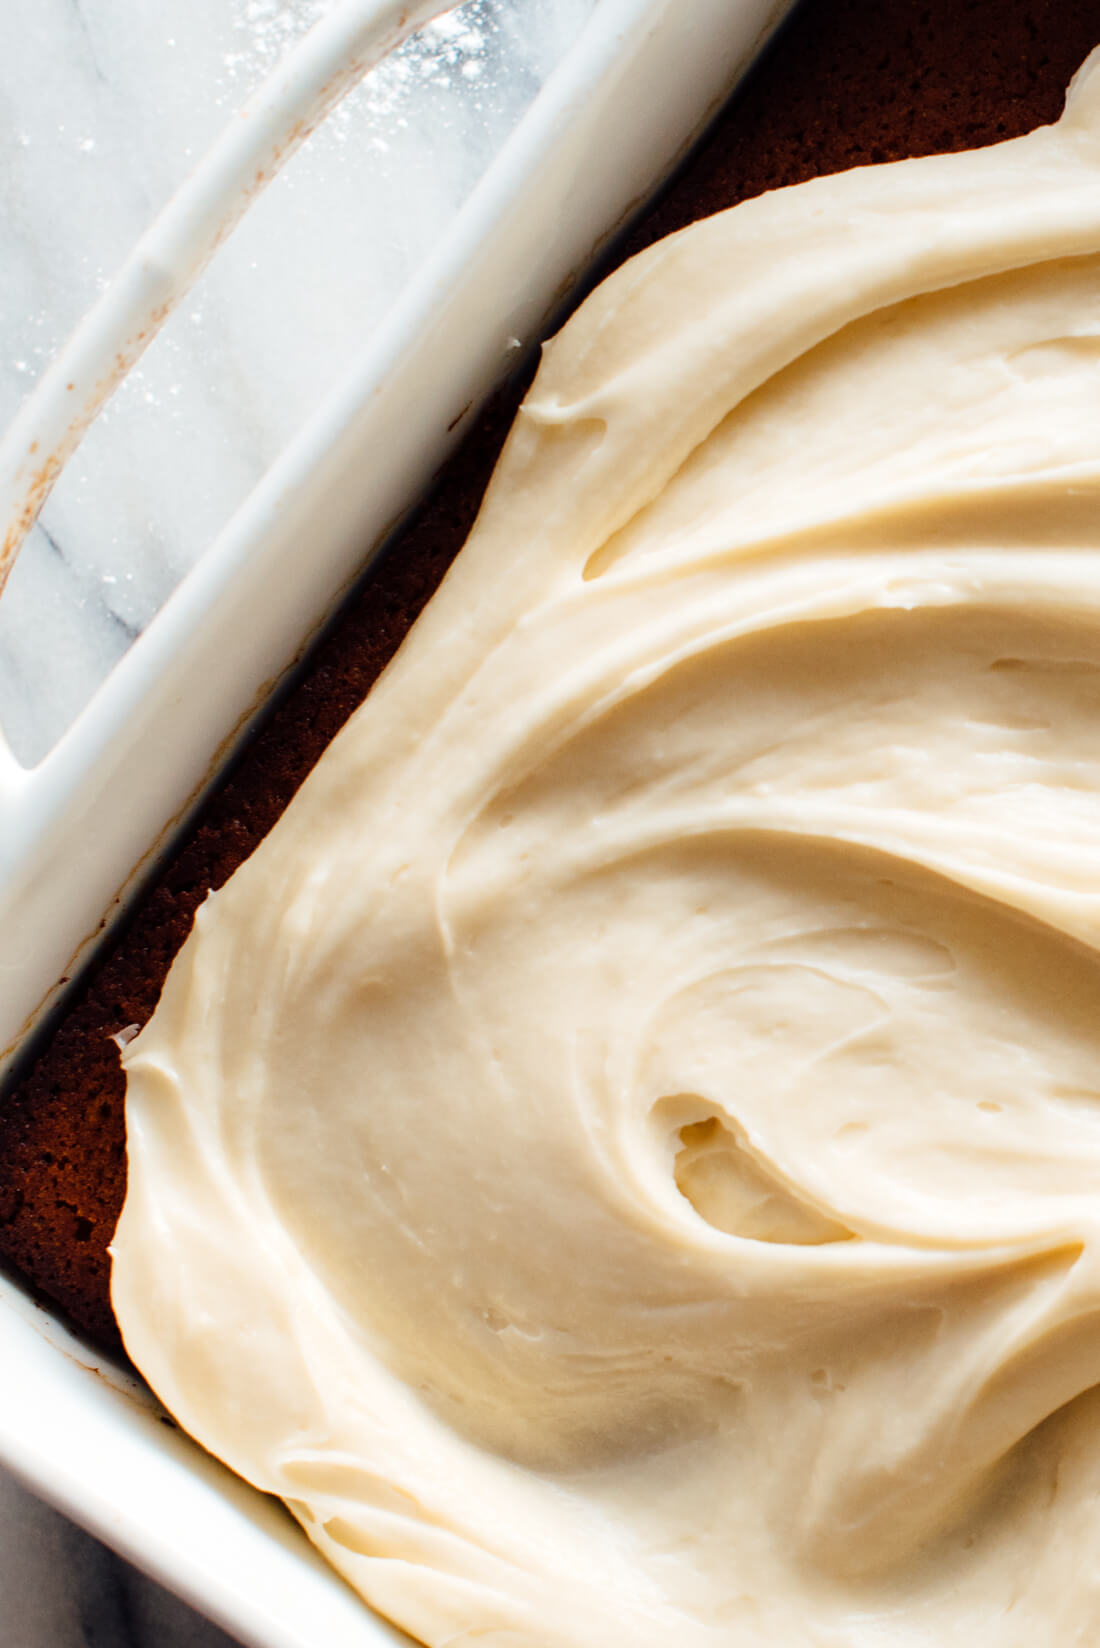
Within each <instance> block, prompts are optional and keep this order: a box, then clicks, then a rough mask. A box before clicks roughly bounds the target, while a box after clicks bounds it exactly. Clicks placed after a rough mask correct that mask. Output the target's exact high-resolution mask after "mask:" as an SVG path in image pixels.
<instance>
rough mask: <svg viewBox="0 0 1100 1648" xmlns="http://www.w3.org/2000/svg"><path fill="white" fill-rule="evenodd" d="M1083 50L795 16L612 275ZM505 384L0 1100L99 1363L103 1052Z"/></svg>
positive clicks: (959, 21) (48, 1245)
mask: <svg viewBox="0 0 1100 1648" xmlns="http://www.w3.org/2000/svg"><path fill="white" fill-rule="evenodd" d="M1098 39H1100V8H1098V7H1097V4H1096V0H803V4H802V7H801V9H800V11H799V12H798V13H797V15H796V16H795V18H794V20H793V21H792V22H791V23H790V24H789V25H788V27H787V28H786V30H785V31H784V33H783V35H782V36H781V37H780V39H779V41H778V42H777V43H776V45H775V46H774V48H773V49H772V51H771V52H770V53H769V55H768V57H767V58H766V60H765V61H764V62H763V63H761V64H760V65H759V66H758V68H757V69H756V70H755V72H754V73H753V75H752V77H751V79H750V80H749V81H748V82H747V83H746V85H745V86H744V87H743V88H742V90H741V91H740V93H739V94H738V96H737V97H736V98H735V100H734V101H733V103H732V104H731V105H730V106H729V108H728V109H727V110H726V111H725V112H724V114H723V115H722V116H721V118H720V120H719V122H718V123H717V125H716V127H715V129H714V131H713V133H712V134H711V136H710V137H709V138H708V140H707V142H706V144H705V145H704V146H703V148H702V149H701V150H700V151H699V152H698V153H697V154H696V155H695V157H694V158H693V159H692V161H691V162H690V164H689V165H688V166H687V167H686V168H685V170H684V171H683V172H682V173H681V174H680V176H679V177H678V178H677V179H676V181H675V184H674V186H673V187H672V188H671V189H670V190H669V191H667V192H666V194H665V195H664V197H663V198H662V199H661V200H660V201H659V202H658V203H657V205H656V206H655V207H653V208H652V209H651V210H650V211H649V212H648V213H647V215H646V216H645V218H644V219H643V220H642V221H641V222H640V224H639V225H637V226H636V228H635V229H634V230H633V231H632V232H631V233H630V235H629V236H628V237H627V239H626V240H625V242H624V243H623V244H622V245H620V246H619V247H618V248H617V249H616V257H615V261H621V260H622V259H623V258H625V257H626V256H629V255H630V254H631V253H633V252H636V251H639V250H641V248H642V247H644V246H647V245H649V243H650V242H651V241H654V240H656V239H659V238H660V237H661V236H662V235H665V234H668V233H669V232H670V231H672V230H674V229H678V228H681V227H683V226H684V225H685V224H687V223H690V222H692V221H694V220H695V219H696V218H699V217H704V216H706V215H708V214H709V213H712V212H715V211H718V210H720V209H721V208H723V207H726V206H731V205H733V204H735V202H737V201H738V200H742V199H745V198H747V197H748V196H751V195H755V194H760V193H761V192H762V191H764V190H765V189H772V188H776V187H778V186H780V185H782V184H787V183H797V182H801V181H802V180H803V179H805V178H808V177H812V176H814V175H816V174H817V173H820V172H830V171H839V170H842V169H844V168H846V167H849V166H857V165H862V164H865V163H867V162H874V161H883V160H897V159H901V158H903V157H904V156H906V155H913V154H927V153H934V152H936V151H938V150H948V149H965V148H971V147H974V146H975V145H978V144H982V143H994V142H997V141H998V140H999V139H1001V138H1004V137H1011V136H1015V135H1016V134H1018V133H1022V132H1025V131H1029V130H1030V129H1031V128H1032V127H1034V126H1037V125H1041V124H1042V123H1044V122H1047V121H1051V120H1055V119H1056V118H1057V116H1058V114H1059V112H1060V110H1061V107H1062V101H1063V95H1064V91H1065V86H1066V83H1067V81H1068V80H1069V78H1070V76H1071V74H1072V73H1073V71H1074V70H1075V69H1076V68H1077V67H1078V65H1079V64H1080V62H1081V61H1082V59H1083V58H1084V57H1085V56H1086V55H1087V53H1088V52H1089V50H1090V49H1091V48H1092V47H1093V46H1094V45H1095V44H1096V43H1097V40H1098ZM524 387H525V385H524V384H523V383H515V384H513V385H511V386H510V387H509V388H508V389H507V390H505V391H503V392H502V393H501V394H500V395H499V396H498V398H497V400H496V402H495V403H494V405H493V406H492V407H491V409H490V410H489V412H488V413H487V414H486V415H485V416H483V417H482V419H481V421H480V422H479V424H478V426H477V427H476V428H475V430H474V431H473V433H472V434H471V435H470V436H469V437H468V439H467V440H466V441H465V443H464V445H463V446H462V448H461V450H460V451H459V453H458V455H457V456H456V457H455V458H454V459H453V460H452V461H451V462H450V463H449V464H448V466H447V468H446V470H445V471H444V473H443V475H442V477H441V479H440V481H439V484H438V485H437V487H436V489H435V491H434V492H433V494H432V496H431V497H430V499H429V500H428V502H427V503H426V505H425V506H424V507H423V508H422V510H421V511H420V513H419V514H418V516H417V518H416V519H415V521H414V522H413V524H412V525H411V526H410V527H409V528H408V529H407V530H406V531H405V532H404V533H403V534H402V535H401V537H400V539H399V540H398V541H397V542H396V543H395V544H394V545H393V546H392V547H391V549H390V550H389V552H388V553H387V555H386V556H385V558H384V559H383V560H382V561H381V562H380V563H379V564H378V566H377V567H376V568H375V569H374V570H373V571H372V573H371V575H370V578H369V581H368V582H367V583H366V585H365V586H364V587H363V589H362V590H361V591H360V592H359V593H358V595H357V596H356V597H355V598H354V599H353V600H352V601H351V603H350V604H349V606H348V608H347V610H346V612H345V613H344V615H343V616H342V618H341V620H340V622H339V625H338V626H337V627H336V628H335V629H334V630H333V631H332V632H331V633H330V634H329V635H328V636H327V637H326V638H325V639H324V640H323V641H322V642H321V643H320V644H319V645H318V647H317V648H316V650H315V652H314V654H313V657H312V661H311V663H310V665H309V669H308V673H307V674H306V675H305V676H304V677H303V678H302V679H301V680H300V682H299V684H298V685H297V686H296V687H295V688H294V690H293V692H292V693H290V694H289V695H288V696H287V697H286V698H284V700H283V701H282V703H281V704H280V705H279V706H278V707H277V709H276V710H275V711H274V713H273V714H272V715H271V716H270V717H269V718H268V720H267V722H266V724H265V726H264V727H263V729H262V730H261V731H259V732H257V733H254V734H253V736H252V737H251V739H250V740H249V742H248V745H247V747H246V748H245V750H244V751H243V752H242V754H241V756H240V758H239V759H238V760H237V761H236V763H235V764H234V767H233V769H232V771H231V772H230V774H229V775H228V777H227V778H226V779H225V780H224V782H223V783H222V784H221V786H220V788H219V789H218V790H217V792H216V793H215V794H214V796H213V797H212V799H211V800H210V801H208V802H207V804H206V805H205V806H204V807H203V809H202V812H201V814H200V816H199V818H198V821H197V823H196V824H195V825H194V826H193V827H192V829H191V830H190V832H189V833H188V835H187V837H186V839H185V841H184V842H183V844H182V845H181V846H180V847H179V849H178V850H177V851H176V853H175V854H174V856H173V857H172V858H171V860H170V861H169V862H168V864H167V866H166V868H165V869H164V870H163V872H162V873H161V875H160V876H159V878H158V879H157V880H156V881H155V882H154V883H153V885H152V886H151V887H150V888H149V890H148V891H147V892H146V893H145V895H144V897H143V898H142V899H141V900H140V902H139V903H138V905H137V907H136V909H135V910H134V912H133V914H132V915H131V917H130V918H129V920H128V921H127V924H126V926H125V929H124V930H123V931H121V933H120V934H119V936H118V937H117V939H116V940H115V941H114V942H113V943H112V944H111V946H110V947H109V949H108V950H107V951H106V953H105V954H104V955H103V956H102V957H101V959H100V960H99V961H98V962H97V964H96V965H95V966H94V968H93V969H92V970H91V971H90V972H89V974H88V976H87V977H86V979H85V980H84V982H83V983H82V984H81V985H80V987H79V988H78V989H77V990H76V991H75V993H74V994H73V995H72V996H71V998H70V1000H69V1002H68V1004H67V1010H66V1012H65V1015H64V1017H63V1018H62V1019H61V1020H60V1022H59V1023H58V1025H57V1027H56V1028H55V1030H54V1032H53V1034H52V1036H51V1037H50V1039H49V1040H48V1041H47V1042H46V1043H45V1045H44V1046H42V1047H41V1049H40V1050H39V1051H38V1054H37V1057H36V1059H35V1061H34V1063H33V1065H32V1066H31V1067H30V1068H29V1069H27V1068H24V1069H23V1070H22V1071H21V1072H19V1073H18V1076H17V1079H16V1081H15V1083H14V1084H12V1085H10V1086H9V1090H8V1091H7V1092H6V1093H5V1094H4V1096H3V1098H2V1100H0V1258H2V1260H3V1262H4V1263H6V1264H7V1265H8V1266H10V1267H11V1268H12V1269H13V1270H15V1271H16V1272H18V1273H19V1274H21V1275H22V1276H23V1278H24V1279H25V1280H26V1281H28V1282H29V1283H30V1285H31V1286H32V1287H34V1288H36V1289H37V1290H39V1291H40V1292H41V1293H42V1294H44V1295H45V1296H46V1297H47V1298H48V1299H50V1300H51V1301H53V1302H54V1304H55V1305H59V1306H60V1307H61V1308H62V1310H63V1311H65V1312H66V1313H67V1314H68V1315H69V1316H70V1317H71V1318H72V1319H73V1320H74V1321H75V1322H76V1323H77V1324H78V1325H79V1326H80V1327H81V1328H83V1329H84V1331H85V1332H86V1333H87V1334H89V1335H90V1336H91V1337H92V1339H93V1340H95V1341H97V1342H98V1343H99V1344H101V1345H104V1346H117V1345H118V1332H117V1329H116V1327H115V1324H114V1320H113V1317H112V1315H111V1309H110V1302H109V1296H108V1280H109V1266H110V1261H109V1258H108V1255H107V1244H108V1242H109V1241H110V1238H111V1235H112V1232H113V1230H114V1226H115V1222H116V1220H117V1218H118V1214H119V1210H120V1208H121V1205H122V1197H123V1191H124V1187H125V1148H124V1133H123V1097H124V1083H123V1079H122V1073H121V1069H120V1066H119V1058H118V1049H117V1046H116V1044H115V1043H114V1042H113V1041H112V1039H111V1038H112V1036H113V1035H114V1034H115V1033H117V1032H118V1031H120V1030H123V1029H124V1028H125V1027H126V1026H129V1025H133V1024H142V1023H144V1021H145V1020H146V1018H148V1016H149V1014H150V1013H151V1012H152V1010H153V1007H154V1006H155V1004H156V1001H157V997H158V995H159V993H160V988H161V984H162V982H163V979H164V976H165V974H166V972H167V970H168V967H169V964H170V962H171V960H172V957H173V956H174V955H175V953H176V951H177V950H178V948H179V946H180V944H181V943H182V942H183V940H184V938H185V937H186V935H187V932H188V930H189V928H190V925H191V921H192V918H193V916H194V913H195V909H196V907H197V906H198V904H199V903H201V901H202V900H203V898H205V896H206V894H207V891H208V889H210V888H214V887H219V886H221V884H222V882H224V881H225V880H226V879H227V877H228V876H229V875H230V874H231V873H232V872H233V870H234V869H235V868H236V866H237V865H238V864H239V863H240V862H241V861H242V859H244V858H245V857H246V856H247V855H248V854H249V853H250V852H251V851H252V849H253V848H254V847H255V846H256V844H257V843H258V842H259V841H260V840H261V839H262V837H263V836H264V835H265V833H266V832H267V831H268V830H269V829H270V827H271V825H272V824H273V823H274V822H275V820H276V818H278V816H279V814H280V812H281V811H282V810H283V808H284V807H285V806H286V804H287V802H288V801H289V799H290V797H291V796H292V795H293V793H294V791H295V790H296V789H297V787H298V785H299V784H300V783H301V782H302V780H303V779H304V778H305V776H306V774H307V773H308V772H309V770H310V768H311V767H312V766H313V763H314V762H315V761H316V760H317V758H318V756H319V755H320V754H321V752H322V750H323V749H324V748H325V746H326V744H327V743H328V742H329V741H330V739H331V738H332V737H333V736H334V735H335V733H336V732H337V731H338V730H339V728H340V727H341V726H342V724H343V723H344V721H345V720H346V719H347V717H348V716H349V715H350V713H351V711H352V710H353V709H354V708H355V706H356V705H357V704H358V703H359V702H360V701H361V699H362V698H363V696H364V695H365V694H366V692H367V691H368V690H369V688H370V686H371V683H372V682H373V681H374V679H375V677H376V676H377V675H378V674H379V672H380V671H381V669H382V668H383V666H384V665H385V663H386V662H387V660H388V659H389V658H390V657H391V656H392V655H393V653H394V652H395V651H396V649H397V647H398V646H399V644H400V642H401V640H402V638H403V636H404V635H405V633H406V631H407V630H408V628H409V626H410V624H411V623H412V621H413V619H414V618H415V617H416V615H417V613H418V612H419V611H420V609H421V607H422V606H423V605H424V603H425V601H426V600H427V599H428V597H429V596H430V595H431V593H432V591H433V590H434V589H435V587H436V585H437V584H438V582H439V580H440V578H441V577H442V575H443V573H444V571H445V570H446V568H447V566H448V565H449V563H450V561H451V560H452V558H453V557H454V555H455V554H456V553H457V551H458V549H459V548H460V546H461V544H462V542H463V540H464V538H465V536H466V533H467V532H468V530H469V527H470V525H471V523H472V521H473V517H474V514H475V512H476V510H477V507H478V503H479V501H480V498H481V494H482V492H483V490H484V487H485V484H486V482H487V480H488V477H489V474H490V471H491V469H492V467H493V464H494V462H495V460H496V456H497V453H498V452H499V450H500V446H501V444H502V442H503V440H504V436H505V434H506V432H507V429H508V425H509V423H510V421H511V418H512V415H513V412H514V410H515V407H516V405H517V404H518V402H519V399H520V397H521V394H522V391H523V388H524Z"/></svg>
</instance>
